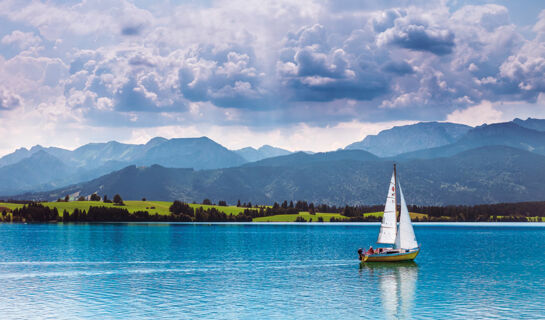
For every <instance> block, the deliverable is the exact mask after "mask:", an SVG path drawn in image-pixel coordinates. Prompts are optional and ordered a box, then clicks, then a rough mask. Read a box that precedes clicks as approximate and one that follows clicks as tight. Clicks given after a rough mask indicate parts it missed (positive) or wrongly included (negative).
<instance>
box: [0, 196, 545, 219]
mask: <svg viewBox="0 0 545 320" xmlns="http://www.w3.org/2000/svg"><path fill="white" fill-rule="evenodd" d="M42 204H43V205H45V206H48V207H50V208H57V210H58V211H59V215H61V216H62V212H63V211H64V210H67V211H68V212H70V213H72V212H74V209H76V208H77V209H79V210H85V211H88V210H89V207H91V206H95V207H100V206H105V207H117V208H125V209H127V210H128V211H129V212H135V211H148V212H149V213H150V214H155V213H157V214H159V215H167V214H169V210H168V209H169V207H170V205H171V204H172V202H169V201H134V200H127V201H125V206H114V205H113V204H112V203H104V202H100V201H71V202H43V203H42ZM189 205H190V206H191V207H193V208H195V209H197V208H199V207H203V209H205V210H206V209H209V208H216V209H217V210H218V211H220V212H224V213H226V214H227V215H229V214H234V215H237V214H239V213H242V212H243V211H244V209H245V208H242V207H236V206H227V207H223V206H213V205H203V204H189ZM22 206H23V205H22V204H16V203H2V202H0V208H8V209H11V210H13V209H16V208H21V207H22ZM0 211H1V210H0ZM382 215H383V212H370V213H365V214H364V216H365V217H367V216H375V217H379V218H382ZM410 215H411V219H415V218H417V217H418V218H419V219H425V218H427V215H426V214H423V213H415V212H411V213H410ZM297 217H303V218H304V219H305V220H306V221H309V220H310V219H311V218H312V222H318V217H322V218H323V219H324V221H325V222H328V221H329V220H330V219H331V218H332V217H335V218H336V219H340V218H344V217H343V216H341V215H340V214H338V213H316V215H311V214H310V213H308V212H299V214H298V215H297V214H281V215H275V216H269V217H260V218H255V219H254V221H256V222H294V221H295V219H297ZM498 218H501V217H500V216H498ZM529 220H530V221H536V220H537V221H540V220H541V221H545V217H532V218H530V219H529Z"/></svg>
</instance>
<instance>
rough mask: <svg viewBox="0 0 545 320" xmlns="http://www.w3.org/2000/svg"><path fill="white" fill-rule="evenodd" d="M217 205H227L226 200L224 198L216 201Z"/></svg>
mask: <svg viewBox="0 0 545 320" xmlns="http://www.w3.org/2000/svg"><path fill="white" fill-rule="evenodd" d="M218 206H222V207H227V201H225V200H220V201H218Z"/></svg>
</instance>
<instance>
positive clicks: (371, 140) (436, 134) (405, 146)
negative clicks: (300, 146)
mask: <svg viewBox="0 0 545 320" xmlns="http://www.w3.org/2000/svg"><path fill="white" fill-rule="evenodd" d="M470 129H471V127H469V126H466V125H462V124H456V123H448V122H420V123H417V124H412V125H407V126H399V127H393V128H391V129H388V130H383V131H381V132H380V133H379V134H377V135H369V136H367V137H365V139H363V140H362V141H359V142H355V143H352V144H350V145H348V146H347V147H346V148H345V149H348V150H353V149H360V150H365V151H369V152H371V153H373V154H375V155H377V156H379V157H390V156H395V155H398V154H401V153H406V152H410V151H415V150H420V149H428V148H434V147H439V146H444V145H447V144H451V143H453V142H455V141H456V140H458V139H459V138H460V137H461V136H463V135H464V134H465V133H467V132H468V131H469V130H470Z"/></svg>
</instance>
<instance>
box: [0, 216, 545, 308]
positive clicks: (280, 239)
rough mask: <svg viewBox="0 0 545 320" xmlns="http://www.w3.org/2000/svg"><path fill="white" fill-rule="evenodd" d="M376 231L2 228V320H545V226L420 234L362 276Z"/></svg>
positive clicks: (420, 229)
mask: <svg viewBox="0 0 545 320" xmlns="http://www.w3.org/2000/svg"><path fill="white" fill-rule="evenodd" d="M378 228H379V226H378V225H377V224H374V225H335V224H332V225H308V224H295V225H294V224H292V225H270V224H267V225H259V224H251V225H242V224H241V225H233V224H228V225H195V224H189V225H188V224H96V225H85V224H83V225H75V224H74V225H62V224H50V225H48V224H36V225H30V224H29V225H21V224H15V225H12V224H4V225H0V318H1V319H29V318H40V319H43V318H51V319H78V318H93V319H127V318H142V319H144V318H147V319H158V318H165V319H173V318H176V319H196V318H214V319H217V318H228V319H230V318H236V319H264V318H266V319H271V318H277V319H286V318H298V319H307V318H308V319H352V318H373V319H374V318H378V319H381V318H385V319H389V318H423V319H425V318H428V319H437V318H447V317H450V318H529V319H536V318H543V317H545V304H544V301H545V248H544V244H545V227H544V226H543V225H541V226H536V225H534V226H533V227H532V226H530V227H528V226H520V225H515V226H511V225H509V226H507V225H500V226H497V225H496V226H493V225H487V226H479V225H469V226H453V225H417V226H415V232H416V236H417V239H418V240H419V242H420V243H421V247H422V251H421V253H420V255H419V256H418V257H417V259H416V262H415V263H412V264H411V263H409V264H394V265H384V264H366V265H365V266H363V267H360V265H359V263H358V261H357V253H356V250H357V249H358V248H359V247H363V246H367V245H369V244H371V243H372V242H373V241H375V239H376V236H377V233H378Z"/></svg>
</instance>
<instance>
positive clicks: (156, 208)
mask: <svg viewBox="0 0 545 320" xmlns="http://www.w3.org/2000/svg"><path fill="white" fill-rule="evenodd" d="M124 203H125V205H124V206H117V205H114V204H113V203H104V202H102V201H70V202H42V204H43V205H44V206H47V207H50V208H57V210H58V211H59V215H61V216H62V213H63V211H64V210H66V211H68V212H70V213H72V212H74V210H75V209H78V210H85V211H88V210H89V208H90V207H116V208H125V209H127V210H128V211H129V212H131V213H132V212H136V211H148V212H149V213H150V214H155V213H157V214H159V215H168V214H169V213H170V212H169V208H170V205H172V202H169V201H136V200H127V201H124ZM22 206H23V205H22V204H15V203H2V202H0V208H8V209H10V210H13V209H15V208H21V207H22ZM189 206H191V207H192V208H195V209H197V208H200V207H202V208H203V209H205V210H206V209H209V208H216V209H217V210H218V211H220V212H224V213H225V214H228V215H229V214H234V215H237V214H239V213H241V212H243V211H244V209H246V208H241V207H236V206H227V207H225V206H213V205H204V204H191V203H190V204H189Z"/></svg>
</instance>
